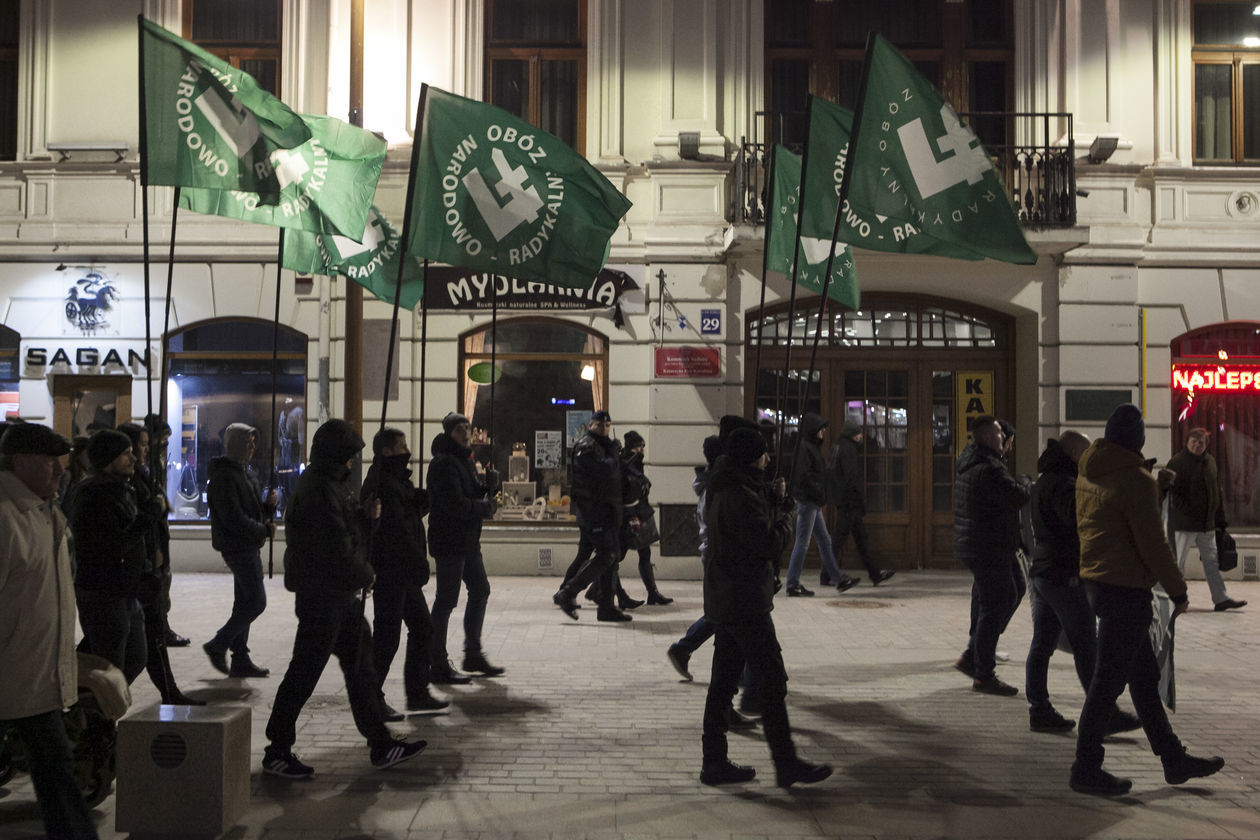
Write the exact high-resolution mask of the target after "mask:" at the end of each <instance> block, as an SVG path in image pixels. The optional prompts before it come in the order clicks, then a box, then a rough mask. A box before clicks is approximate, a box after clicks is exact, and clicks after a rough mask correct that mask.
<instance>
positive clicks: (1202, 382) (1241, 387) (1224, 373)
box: [1172, 364, 1260, 393]
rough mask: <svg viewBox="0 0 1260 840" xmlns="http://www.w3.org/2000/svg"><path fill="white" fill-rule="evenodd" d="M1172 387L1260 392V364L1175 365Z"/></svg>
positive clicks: (1195, 389) (1189, 389)
mask: <svg viewBox="0 0 1260 840" xmlns="http://www.w3.org/2000/svg"><path fill="white" fill-rule="evenodd" d="M1172 387H1173V388H1175V389H1176V390H1179V391H1190V392H1200V391H1225V392H1229V391H1236V392H1243V391H1255V392H1257V393H1260V365H1232V364H1231V365H1173V369H1172Z"/></svg>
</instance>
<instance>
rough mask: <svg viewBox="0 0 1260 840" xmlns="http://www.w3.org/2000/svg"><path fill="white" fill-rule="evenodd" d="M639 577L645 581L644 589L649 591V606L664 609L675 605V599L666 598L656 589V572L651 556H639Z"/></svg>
mask: <svg viewBox="0 0 1260 840" xmlns="http://www.w3.org/2000/svg"><path fill="white" fill-rule="evenodd" d="M639 577H640V578H642V579H643V588H644V589H646V590H647V602H648V606H651V607H663V606H665V605H666V604H672V603H674V599H673V598H666V597H665V596H664V595H662V594H661V591H660V590H659V589H657V588H656V570H655V569H653V568H652V560H651V554H647V556H644V554H640V555H639Z"/></svg>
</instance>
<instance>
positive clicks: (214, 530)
mask: <svg viewBox="0 0 1260 840" xmlns="http://www.w3.org/2000/svg"><path fill="white" fill-rule="evenodd" d="M235 425H237V424H233V426H235ZM231 428H232V427H231V426H229V427H228V430H229V433H230V431H231ZM246 428H248V427H246ZM224 437H225V438H227V437H228V436H227V435H225V436H224ZM224 449H226V450H227V453H228V454H227V455H219V456H217V457H214V458H211V459H210V483H209V484H208V485H207V487H206V501H207V502H208V503H209V505H210V544H211V545H212V546H214V550H215V551H220V552H223V553H224V554H235V553H238V552H242V551H256V550H257V549H259V548H261V547H262V544H263V543H265V542H266V541H267V534H268V532H269V529H268V527H267V523H268V521H269V520H270V518H271V512H270V511H269V510H267V509H266V508H264V506H263V503H262V500H261V499H260V498H259V495H260V494H259V490H258V487H257V486H256V485H255V484H254V481H253V479H251V478H250V477H249V474H248V473H246V472H245V460H244V459H245V450H244V449H241V450H240V451H239V452H234V448H233V447H232V446H231V445H226V446H225V447H224Z"/></svg>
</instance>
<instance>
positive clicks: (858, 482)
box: [827, 421, 866, 516]
mask: <svg viewBox="0 0 1260 840" xmlns="http://www.w3.org/2000/svg"><path fill="white" fill-rule="evenodd" d="M860 432H861V429H860V428H859V427H858V426H857V424H856V423H853V422H851V421H850V422H846V423H845V424H844V428H843V429H842V430H841V432H840V439H839V440H838V441H836V445H835V446H833V447H832V448H831V466H830V467H829V468H828V469H830V470H831V473H830V477H831V481H830V482H829V484H828V486H827V491H828V492H827V501H828V502H830V503H831V504H833V505H835V506H836V510H838V511H841V512H843V513H847V514H849V515H851V516H852V515H857V516H862V515H864V514H865V513H866V493H865V490H866V488H865V486H864V484H865V477H864V476H863V475H862V460H861V458H860V457H859V453H858V445H857V441H855V440H854V439H853V438H854V437H855V436H856V435H857V434H858V433H860Z"/></svg>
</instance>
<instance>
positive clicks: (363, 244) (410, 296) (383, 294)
mask: <svg viewBox="0 0 1260 840" xmlns="http://www.w3.org/2000/svg"><path fill="white" fill-rule="evenodd" d="M401 245H402V237H401V235H400V234H399V232H398V228H396V227H394V226H393V225H391V224H390V223H389V220H388V219H386V218H385V217H384V216H382V215H381V211H380V210H378V209H377V208H376V206H375V205H373V207H372V211H371V213H370V214H369V216H368V222H367V227H366V228H364V230H363V233H362V234H361V235H360V236H359V237H358V241H356V240H355V239H351V238H347V237H345V236H338V235H336V234H315V233H305V232H293V233H289V234H286V235H285V237H284V252H283V254H282V255H281V258H280V259H281V263H280V264H281V265H283V266H284V267H285V268H291V269H293V270H294V271H296V272H298V273H301V274H308V273H309V274H324V275H329V276H331V275H333V274H344V275H345V276H346V277H349V278H350V279H351V280H353V281H354V282H356V283H358V284H359V285H360V286H362V287H363V288H365V289H367V290H368V291H369V292H371V293H372V294H374V295H376V297H377V298H379V299H380V300H383V301H385V302H386V303H393V302H394V290H395V289H396V288H397V284H398V260H400V259H401V260H403V283H402V294H401V295H400V297H401V298H402V303H401V304H400V305H401V306H402V307H403V308H404V309H415V308H416V304H417V303H419V302H420V298H421V297H422V296H423V295H424V274H423V266H422V264H421V262H420V260H418V259H416V258H415V257H413V256H410V255H408V254H404V253H402V250H401V247H400V246H401Z"/></svg>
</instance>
